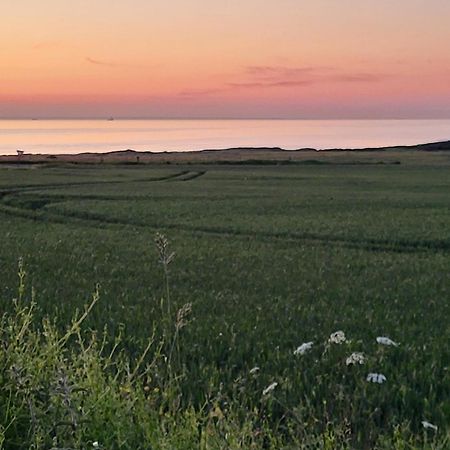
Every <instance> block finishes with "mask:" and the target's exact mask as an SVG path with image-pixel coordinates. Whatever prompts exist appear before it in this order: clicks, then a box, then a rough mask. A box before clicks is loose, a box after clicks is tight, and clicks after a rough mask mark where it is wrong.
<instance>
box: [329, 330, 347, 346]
mask: <svg viewBox="0 0 450 450" xmlns="http://www.w3.org/2000/svg"><path fill="white" fill-rule="evenodd" d="M346 340H347V339H346V337H345V333H344V332H343V331H340V330H339V331H336V332H334V333H331V334H330V338H329V339H328V342H330V343H332V344H342V343H343V342H345V341H346Z"/></svg>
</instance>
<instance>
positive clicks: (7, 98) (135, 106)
mask: <svg viewBox="0 0 450 450" xmlns="http://www.w3.org/2000/svg"><path fill="white" fill-rule="evenodd" d="M0 17H1V19H0V25H1V26H0V117H3V118H9V117H24V118H26V117H104V116H109V115H114V116H117V117H301V118H358V117H359V118H377V117H380V118H386V117H411V118H415V117H433V118H434V117H450V27H449V26H448V21H449V19H450V1H448V0H395V1H394V0H377V1H373V0H314V1H301V0H240V1H239V0H228V1H225V0H224V1H220V2H219V1H218V2H214V1H211V0H209V1H206V0H172V1H170V2H169V1H163V0H95V1H92V0H89V1H88V0H77V1H68V0H27V1H24V0H21V1H19V0H2V1H1V4H0Z"/></svg>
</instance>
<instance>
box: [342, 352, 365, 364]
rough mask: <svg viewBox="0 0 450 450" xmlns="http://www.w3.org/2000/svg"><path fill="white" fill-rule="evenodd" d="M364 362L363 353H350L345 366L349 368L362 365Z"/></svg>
mask: <svg viewBox="0 0 450 450" xmlns="http://www.w3.org/2000/svg"><path fill="white" fill-rule="evenodd" d="M364 362H365V357H364V353H360V352H354V353H352V354H351V355H350V356H349V357H348V358H347V359H346V360H345V364H347V366H350V365H351V364H364Z"/></svg>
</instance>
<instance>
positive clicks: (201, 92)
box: [178, 88, 227, 97]
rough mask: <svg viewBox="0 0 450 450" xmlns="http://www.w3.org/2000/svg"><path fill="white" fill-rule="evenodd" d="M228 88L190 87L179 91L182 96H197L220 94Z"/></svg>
mask: <svg viewBox="0 0 450 450" xmlns="http://www.w3.org/2000/svg"><path fill="white" fill-rule="evenodd" d="M225 90H227V89H226V88H213V89H188V90H185V91H181V92H179V93H178V96H180V97H197V96H204V95H212V94H218V93H219V92H223V91H225Z"/></svg>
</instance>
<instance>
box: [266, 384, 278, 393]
mask: <svg viewBox="0 0 450 450" xmlns="http://www.w3.org/2000/svg"><path fill="white" fill-rule="evenodd" d="M277 386H278V383H277V382H276V381H274V382H273V383H271V384H269V386H267V387H266V388H265V389H264V390H263V395H267V394H270V393H271V392H272V391H273V390H274V389H275V388H276V387H277Z"/></svg>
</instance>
